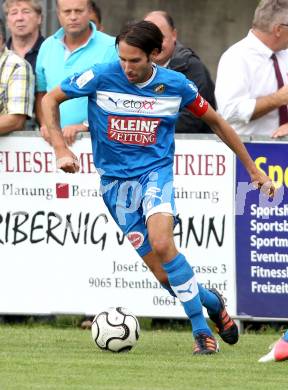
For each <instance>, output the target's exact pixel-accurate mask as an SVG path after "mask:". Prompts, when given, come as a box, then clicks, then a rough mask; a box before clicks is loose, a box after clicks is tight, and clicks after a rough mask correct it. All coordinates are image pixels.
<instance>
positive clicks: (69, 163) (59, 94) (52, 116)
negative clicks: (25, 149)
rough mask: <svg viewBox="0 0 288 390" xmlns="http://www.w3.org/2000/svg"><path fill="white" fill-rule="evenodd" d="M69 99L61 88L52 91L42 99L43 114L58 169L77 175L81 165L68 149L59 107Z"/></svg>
mask: <svg viewBox="0 0 288 390" xmlns="http://www.w3.org/2000/svg"><path fill="white" fill-rule="evenodd" d="M68 99H69V97H68V96H67V95H66V94H65V93H64V92H63V91H62V89H61V88H60V87H56V88H54V89H52V90H51V91H50V92H48V93H47V94H46V95H45V96H43V98H42V113H43V117H44V123H45V124H46V126H47V130H48V132H49V138H50V142H51V144H52V146H53V148H54V151H55V155H56V161H57V167H58V168H59V169H62V170H63V171H64V172H70V173H75V172H77V171H78V170H79V163H78V160H77V157H76V156H75V155H74V153H72V152H71V150H70V149H69V148H68V146H67V144H66V142H65V139H64V136H63V133H62V130H61V126H60V111H59V106H60V104H61V103H62V102H64V101H65V100H68Z"/></svg>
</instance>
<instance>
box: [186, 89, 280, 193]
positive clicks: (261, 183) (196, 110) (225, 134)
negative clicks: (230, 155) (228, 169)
mask: <svg viewBox="0 0 288 390" xmlns="http://www.w3.org/2000/svg"><path fill="white" fill-rule="evenodd" d="M186 107H187V109H188V110H189V111H191V112H192V114H194V115H195V116H198V117H200V118H201V119H202V120H203V121H204V122H206V123H207V124H208V126H209V127H210V128H211V129H212V130H213V131H214V133H215V134H217V135H218V137H219V138H221V140H222V141H223V142H225V144H226V145H227V146H228V147H229V148H230V149H231V150H233V152H234V153H235V154H236V155H237V156H238V157H239V159H240V160H241V161H242V163H243V165H244V166H245V168H246V169H247V172H248V173H249V175H250V177H251V181H252V183H254V184H255V185H256V186H257V187H258V188H262V191H263V192H265V193H266V194H267V195H269V196H271V197H273V196H274V193H275V187H274V186H273V184H272V182H271V179H270V178H269V177H268V176H266V175H265V174H264V173H262V172H261V171H259V170H258V169H257V167H256V165H255V163H254V161H253V160H252V158H251V157H250V155H249V153H248V151H247V149H246V148H245V146H244V144H243V142H242V141H241V139H240V137H239V136H238V134H237V133H236V132H235V130H234V129H233V128H232V127H231V126H230V125H229V123H228V122H226V121H225V120H224V119H223V118H222V117H221V115H219V114H218V113H217V112H216V111H215V110H214V109H213V108H212V107H211V106H210V105H209V103H208V102H207V101H206V100H205V99H204V98H203V97H202V96H200V95H199V94H198V95H197V97H196V99H195V100H194V102H193V103H191V104H189V105H188V106H186Z"/></svg>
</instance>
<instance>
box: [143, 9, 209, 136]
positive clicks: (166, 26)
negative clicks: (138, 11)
mask: <svg viewBox="0 0 288 390" xmlns="http://www.w3.org/2000/svg"><path fill="white" fill-rule="evenodd" d="M145 20H148V21H150V22H153V23H155V24H156V26H157V27H158V28H159V29H160V30H161V32H162V34H163V35H164V41H163V47H162V51H161V53H160V54H159V55H157V57H155V58H154V61H155V62H156V63H157V64H158V65H162V66H164V67H167V68H168V69H173V70H175V71H177V72H181V73H183V74H184V75H185V76H186V77H187V78H188V79H189V80H192V81H194V83H195V84H196V85H197V87H198V90H199V94H200V95H201V96H203V97H204V98H205V99H206V100H207V101H208V102H209V103H210V105H211V106H212V107H213V108H214V109H215V108H216V103H215V97H214V83H213V81H212V79H211V76H210V74H209V71H208V70H207V68H206V67H205V65H204V64H203V63H202V62H201V60H200V58H199V57H198V55H197V54H196V53H195V52H194V51H193V50H192V49H190V48H186V47H184V46H183V45H182V44H181V43H180V42H179V41H178V40H177V30H176V28H175V25H174V21H173V19H172V17H171V16H170V15H169V14H168V13H167V12H166V11H161V10H159V11H152V12H149V13H148V14H147V15H146V16H145ZM175 131H176V133H212V131H211V129H210V128H209V126H208V125H207V124H206V123H204V122H203V121H201V120H200V119H198V118H195V117H194V116H193V115H192V114H191V113H189V112H188V110H187V109H184V110H182V111H181V112H180V114H179V119H178V121H177V123H176V130H175Z"/></svg>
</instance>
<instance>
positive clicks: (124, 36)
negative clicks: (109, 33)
mask: <svg viewBox="0 0 288 390" xmlns="http://www.w3.org/2000/svg"><path fill="white" fill-rule="evenodd" d="M121 41H124V42H126V43H127V44H128V45H130V46H134V47H137V48H138V49H141V50H143V51H144V53H146V55H147V57H148V56H149V55H150V54H151V53H152V51H153V50H154V49H158V50H159V52H160V51H161V50H162V42H163V34H162V32H161V31H160V30H159V28H158V27H157V26H156V25H155V24H154V23H152V22H148V21H146V20H141V21H140V22H129V23H127V24H126V25H125V26H124V27H123V28H122V30H121V31H120V34H119V35H117V37H116V42H115V45H116V46H118V45H119V43H120V42H121Z"/></svg>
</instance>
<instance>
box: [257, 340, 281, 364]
mask: <svg viewBox="0 0 288 390" xmlns="http://www.w3.org/2000/svg"><path fill="white" fill-rule="evenodd" d="M287 359H288V342H287V341H285V340H284V339H283V338H282V337H281V339H280V340H278V341H276V343H275V344H274V345H273V346H272V349H271V351H270V352H268V353H267V355H264V356H262V357H261V358H260V359H259V360H258V362H260V363H267V362H281V361H283V360H287Z"/></svg>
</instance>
